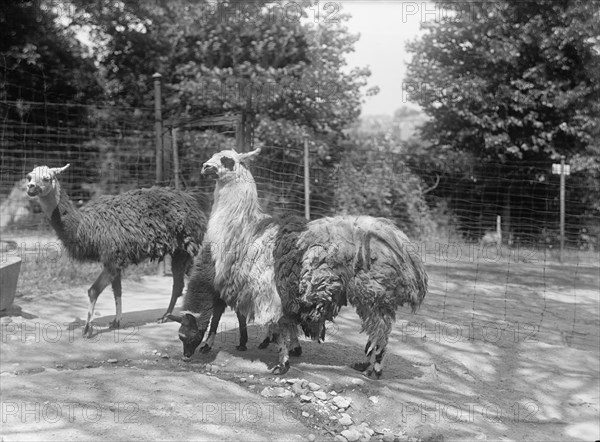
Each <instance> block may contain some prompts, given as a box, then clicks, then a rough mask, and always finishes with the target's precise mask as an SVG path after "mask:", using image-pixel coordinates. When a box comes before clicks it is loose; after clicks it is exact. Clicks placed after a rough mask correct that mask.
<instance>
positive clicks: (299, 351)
mask: <svg viewBox="0 0 600 442" xmlns="http://www.w3.org/2000/svg"><path fill="white" fill-rule="evenodd" d="M289 353H290V356H295V357H298V356H302V347H300V346H298V347H296V348H292V349H291V350H290V352H289Z"/></svg>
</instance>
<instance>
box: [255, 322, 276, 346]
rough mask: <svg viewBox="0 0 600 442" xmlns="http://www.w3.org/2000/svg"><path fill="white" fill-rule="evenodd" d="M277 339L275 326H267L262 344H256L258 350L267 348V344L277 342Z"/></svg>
mask: <svg viewBox="0 0 600 442" xmlns="http://www.w3.org/2000/svg"><path fill="white" fill-rule="evenodd" d="M278 338H279V335H278V334H277V332H276V331H275V326H274V325H268V326H267V335H266V336H265V338H264V339H263V340H262V342H261V343H260V344H258V348H259V349H260V350H264V349H265V348H267V347H268V346H269V344H270V343H271V342H277V339H278Z"/></svg>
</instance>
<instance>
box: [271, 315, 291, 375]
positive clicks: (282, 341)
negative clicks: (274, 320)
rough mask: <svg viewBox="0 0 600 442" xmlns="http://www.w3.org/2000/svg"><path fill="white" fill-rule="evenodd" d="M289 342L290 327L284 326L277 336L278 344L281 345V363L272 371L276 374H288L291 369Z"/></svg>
mask: <svg viewBox="0 0 600 442" xmlns="http://www.w3.org/2000/svg"><path fill="white" fill-rule="evenodd" d="M289 342H290V329H289V325H283V326H281V327H280V331H279V334H278V336H277V344H278V345H279V363H278V364H277V365H276V366H275V367H274V368H273V370H272V372H273V373H274V374H286V373H287V372H288V370H289V369H290V353H289V350H288V349H289Z"/></svg>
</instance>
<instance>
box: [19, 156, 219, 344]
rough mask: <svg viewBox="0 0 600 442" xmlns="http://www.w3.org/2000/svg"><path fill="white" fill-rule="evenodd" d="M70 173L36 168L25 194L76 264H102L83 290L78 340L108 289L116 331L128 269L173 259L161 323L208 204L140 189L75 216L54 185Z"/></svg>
mask: <svg viewBox="0 0 600 442" xmlns="http://www.w3.org/2000/svg"><path fill="white" fill-rule="evenodd" d="M68 167H69V164H67V165H66V166H65V167H58V168H49V167H46V166H40V167H36V168H34V169H33V170H32V171H31V172H30V173H28V174H27V180H28V184H27V193H28V195H29V196H31V197H37V198H38V199H39V202H40V205H41V207H42V210H43V211H44V213H45V214H46V216H47V217H48V219H49V220H50V224H51V225H52V227H53V228H54V230H55V231H56V234H57V236H58V238H59V239H60V240H61V241H62V243H63V244H64V246H65V248H66V249H67V250H68V252H69V255H70V256H71V257H72V258H74V259H76V260H80V261H95V262H101V263H102V265H103V269H102V273H100V276H98V278H97V279H96V282H94V284H93V285H92V286H91V287H90V289H89V290H88V297H89V309H88V314H87V321H86V323H85V327H84V329H83V335H84V336H86V335H87V336H88V337H91V336H92V327H91V321H92V317H93V315H94V307H95V305H96V300H97V299H98V296H99V295H100V293H102V291H103V290H104V289H105V288H106V286H108V285H109V284H111V285H112V289H113V293H114V297H115V304H116V316H115V319H114V321H113V322H111V324H110V326H111V327H115V328H116V327H118V326H119V323H120V321H121V317H122V311H121V272H122V270H123V269H125V268H126V267H127V266H128V265H130V264H139V263H140V262H142V261H144V260H146V259H148V258H149V259H151V260H155V259H158V260H161V259H163V258H164V257H165V255H167V254H170V255H171V257H172V261H171V266H172V267H171V268H172V272H173V291H172V293H171V302H170V303H169V307H168V309H167V312H166V313H165V315H164V316H163V317H162V318H161V321H164V320H166V316H167V314H169V313H171V312H172V311H173V307H174V306H175V302H176V301H177V298H178V297H179V296H180V295H181V293H182V291H183V286H184V281H183V279H184V274H185V271H186V269H187V267H188V266H189V265H190V264H191V261H192V257H193V256H194V255H195V254H196V253H197V252H198V248H199V245H200V244H201V243H202V239H203V236H204V233H205V232H206V223H207V217H206V213H207V212H208V207H209V201H208V198H207V197H206V196H205V195H203V194H200V193H198V194H194V195H192V194H190V193H186V192H182V191H179V190H173V189H168V188H161V187H152V188H150V189H139V190H131V191H129V192H125V193H123V194H121V195H116V196H102V197H100V198H98V199H97V200H95V201H91V202H89V203H88V204H87V205H86V206H85V207H83V208H82V209H81V210H77V209H76V208H75V207H74V206H73V203H72V202H71V200H70V199H69V196H68V195H67V193H66V192H65V190H64V189H62V188H61V185H60V183H59V181H58V175H60V174H61V173H62V172H64V171H65V170H66V169H67V168H68Z"/></svg>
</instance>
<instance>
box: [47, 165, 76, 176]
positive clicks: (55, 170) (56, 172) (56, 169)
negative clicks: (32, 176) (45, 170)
mask: <svg viewBox="0 0 600 442" xmlns="http://www.w3.org/2000/svg"><path fill="white" fill-rule="evenodd" d="M70 166H71V163H69V164H67V165H66V166H64V167H53V168H52V169H50V172H52V174H54V175H60V174H61V173H63V172H64V171H65V170H67V169H68V168H69V167H70Z"/></svg>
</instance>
